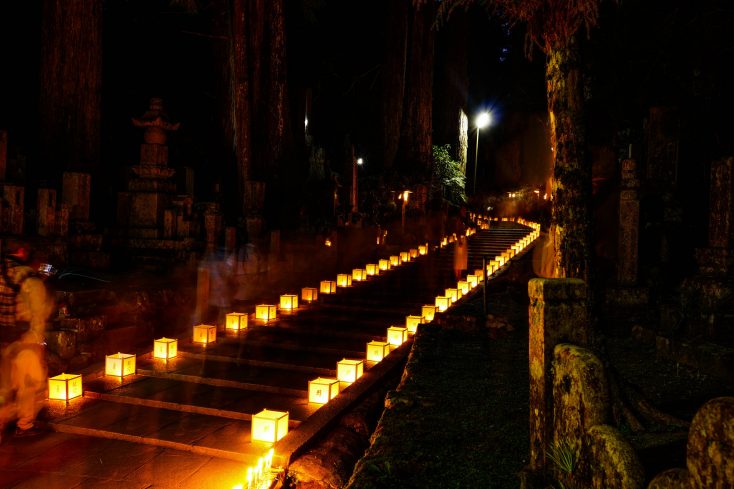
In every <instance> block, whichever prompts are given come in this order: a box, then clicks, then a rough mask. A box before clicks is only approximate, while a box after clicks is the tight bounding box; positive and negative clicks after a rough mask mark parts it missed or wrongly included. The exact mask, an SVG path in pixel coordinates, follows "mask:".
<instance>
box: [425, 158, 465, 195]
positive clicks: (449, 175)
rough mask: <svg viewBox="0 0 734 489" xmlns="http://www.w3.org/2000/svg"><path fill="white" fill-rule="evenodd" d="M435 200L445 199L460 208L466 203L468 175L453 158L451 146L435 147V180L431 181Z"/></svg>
mask: <svg viewBox="0 0 734 489" xmlns="http://www.w3.org/2000/svg"><path fill="white" fill-rule="evenodd" d="M431 183H432V184H431V195H432V197H433V199H439V198H440V199H443V200H445V201H447V202H448V203H450V204H453V205H456V206H460V205H463V204H465V203H466V193H465V191H464V189H465V186H466V175H464V172H462V171H461V165H460V164H459V162H458V161H456V160H454V159H453V158H452V157H451V145H449V144H445V145H443V146H434V147H433V178H432V179H431Z"/></svg>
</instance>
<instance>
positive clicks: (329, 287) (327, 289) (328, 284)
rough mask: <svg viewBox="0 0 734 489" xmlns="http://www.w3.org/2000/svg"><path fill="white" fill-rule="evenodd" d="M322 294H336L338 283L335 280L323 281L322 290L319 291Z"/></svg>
mask: <svg viewBox="0 0 734 489" xmlns="http://www.w3.org/2000/svg"><path fill="white" fill-rule="evenodd" d="M319 290H320V291H321V293H322V294H335V293H336V282H335V281H333V280H322V281H321V288H320V289H319Z"/></svg>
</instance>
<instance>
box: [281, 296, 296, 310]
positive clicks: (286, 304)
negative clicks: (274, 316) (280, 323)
mask: <svg viewBox="0 0 734 489" xmlns="http://www.w3.org/2000/svg"><path fill="white" fill-rule="evenodd" d="M280 308H281V309H282V310H284V311H292V310H294V309H298V296H297V295H295V294H283V295H281V296H280Z"/></svg>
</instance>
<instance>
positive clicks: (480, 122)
mask: <svg viewBox="0 0 734 489" xmlns="http://www.w3.org/2000/svg"><path fill="white" fill-rule="evenodd" d="M491 123H492V117H491V116H490V114H489V112H482V113H480V114H479V115H478V116H477V118H476V119H475V120H474V125H476V126H477V144H476V146H475V148H474V182H473V185H474V189H473V191H472V195H475V194H476V193H477V165H478V163H479V130H480V129H482V128H484V127H487V126H488V125H490V124H491Z"/></svg>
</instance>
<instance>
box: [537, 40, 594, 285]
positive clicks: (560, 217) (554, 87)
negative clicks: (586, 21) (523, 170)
mask: <svg viewBox="0 0 734 489" xmlns="http://www.w3.org/2000/svg"><path fill="white" fill-rule="evenodd" d="M581 77H582V72H581V69H580V63H579V50H578V45H577V43H576V39H575V38H574V37H572V38H571V39H570V40H569V41H568V43H566V44H565V45H563V46H560V47H553V48H551V49H550V50H549V52H548V53H547V60H546V84H547V85H546V89H547V94H548V114H549V116H550V129H551V130H550V133H551V147H552V148H553V156H554V166H553V187H552V188H553V194H552V196H553V201H554V204H553V215H552V226H551V231H552V235H551V238H552V239H553V243H554V251H555V260H554V268H555V274H556V276H557V277H573V278H581V279H584V280H585V281H586V282H587V283H588V281H589V272H590V261H591V246H590V243H591V224H590V223H591V211H590V203H591V168H590V164H589V161H588V158H587V156H586V151H585V144H586V131H585V121H584V111H583V106H584V105H583V93H582V78H581Z"/></svg>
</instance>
